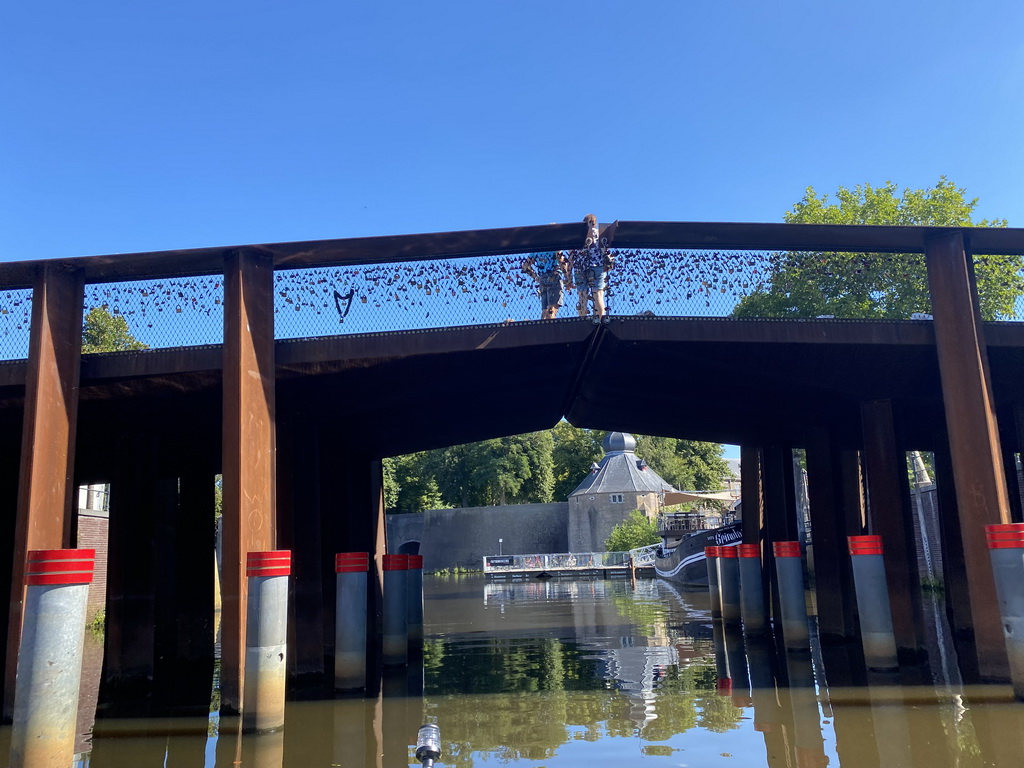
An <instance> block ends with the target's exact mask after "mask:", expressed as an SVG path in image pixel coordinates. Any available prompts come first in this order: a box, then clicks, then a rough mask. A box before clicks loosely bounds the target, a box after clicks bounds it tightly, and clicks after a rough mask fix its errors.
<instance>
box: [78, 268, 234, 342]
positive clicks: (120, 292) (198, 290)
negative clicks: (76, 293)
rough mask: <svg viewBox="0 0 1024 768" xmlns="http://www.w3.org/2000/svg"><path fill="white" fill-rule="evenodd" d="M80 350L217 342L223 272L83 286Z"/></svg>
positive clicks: (221, 334)
mask: <svg viewBox="0 0 1024 768" xmlns="http://www.w3.org/2000/svg"><path fill="white" fill-rule="evenodd" d="M82 327H83V330H82V352H83V353H84V354H89V353H92V352H114V351H120V350H133V349H153V348H160V347H186V346H197V345H201V344H220V343H221V342H222V341H223V340H224V278H223V276H222V275H204V276H200V277H185V278H169V279H157V280H133V281H125V282H119V283H98V284H90V285H86V286H85V301H84V304H83V315H82Z"/></svg>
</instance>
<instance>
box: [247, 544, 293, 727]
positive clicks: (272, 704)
mask: <svg viewBox="0 0 1024 768" xmlns="http://www.w3.org/2000/svg"><path fill="white" fill-rule="evenodd" d="M291 559H292V558H291V552H289V551H287V550H276V551H271V552H249V553H248V556H247V557H246V578H248V580H249V585H248V589H247V590H246V592H247V602H248V605H247V607H246V632H245V637H246V641H245V683H244V688H243V691H244V692H245V699H244V704H243V708H242V730H243V731H247V732H251V731H256V732H264V731H272V730H275V729H277V728H280V727H282V726H283V725H284V699H285V687H284V681H285V671H286V669H287V661H286V658H287V654H288V576H289V575H290V574H291Z"/></svg>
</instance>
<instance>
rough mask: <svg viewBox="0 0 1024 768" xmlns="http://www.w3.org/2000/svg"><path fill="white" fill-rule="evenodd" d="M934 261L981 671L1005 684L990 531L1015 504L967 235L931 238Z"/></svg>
mask: <svg viewBox="0 0 1024 768" xmlns="http://www.w3.org/2000/svg"><path fill="white" fill-rule="evenodd" d="M926 263H927V266H928V284H929V289H930V291H931V299H932V312H933V314H934V316H935V343H936V347H937V351H938V357H939V371H940V375H941V381H942V393H943V402H944V404H945V411H946V425H947V428H948V430H949V441H950V448H951V458H952V464H953V477H954V479H955V482H956V495H957V505H958V507H959V512H960V524H961V535H962V536H963V547H964V564H965V566H966V570H967V579H968V589H969V590H970V595H971V616H972V618H973V621H974V638H975V643H976V645H977V650H978V669H979V671H980V673H981V674H982V675H983V676H986V677H988V676H991V677H999V678H1005V677H1006V675H1007V674H1008V673H1009V669H1008V662H1007V657H1006V646H1005V642H1004V639H1003V630H1002V622H1001V620H1000V615H999V606H998V603H997V600H996V594H995V584H994V581H993V577H992V566H991V563H990V561H989V554H988V549H987V546H986V543H985V531H984V527H985V525H988V524H992V523H1008V522H1009V521H1010V515H1009V501H1008V499H1007V491H1006V478H1005V476H1004V474H1003V465H1002V459H1001V456H1000V446H999V430H998V426H997V424H996V414H995V407H994V404H993V399H992V389H991V382H990V379H989V373H988V366H987V365H986V360H985V352H984V349H985V347H984V345H985V341H984V336H983V330H982V326H981V323H980V321H979V317H978V313H977V304H976V294H975V291H974V289H973V286H972V280H973V278H972V274H973V267H972V264H971V260H970V257H969V255H968V253H967V251H966V249H965V247H964V241H963V237H962V235H961V234H960V233H959V232H957V233H954V234H951V235H945V236H941V237H934V238H931V239H929V240H928V241H927V243H926Z"/></svg>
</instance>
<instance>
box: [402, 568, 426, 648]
mask: <svg viewBox="0 0 1024 768" xmlns="http://www.w3.org/2000/svg"><path fill="white" fill-rule="evenodd" d="M408 562H409V569H408V570H407V571H406V572H405V597H406V609H407V610H406V625H407V628H408V632H409V654H410V655H411V656H419V655H420V654H422V653H423V555H409V561H408Z"/></svg>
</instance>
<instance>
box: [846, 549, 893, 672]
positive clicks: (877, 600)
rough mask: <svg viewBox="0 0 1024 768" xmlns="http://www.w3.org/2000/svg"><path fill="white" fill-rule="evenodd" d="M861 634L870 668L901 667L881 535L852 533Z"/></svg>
mask: <svg viewBox="0 0 1024 768" xmlns="http://www.w3.org/2000/svg"><path fill="white" fill-rule="evenodd" d="M847 542H848V543H849V547H850V558H851V561H852V563H853V586H854V589H855V590H856V592H857V613H858V614H859V615H860V637H861V644H862V645H863V646H864V661H865V663H866V664H867V666H868V669H898V668H899V662H898V661H897V659H896V636H895V634H894V633H893V626H892V609H891V607H890V605H889V587H888V583H887V582H886V579H885V562H884V561H883V560H882V537H881V536H848V537H847Z"/></svg>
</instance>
